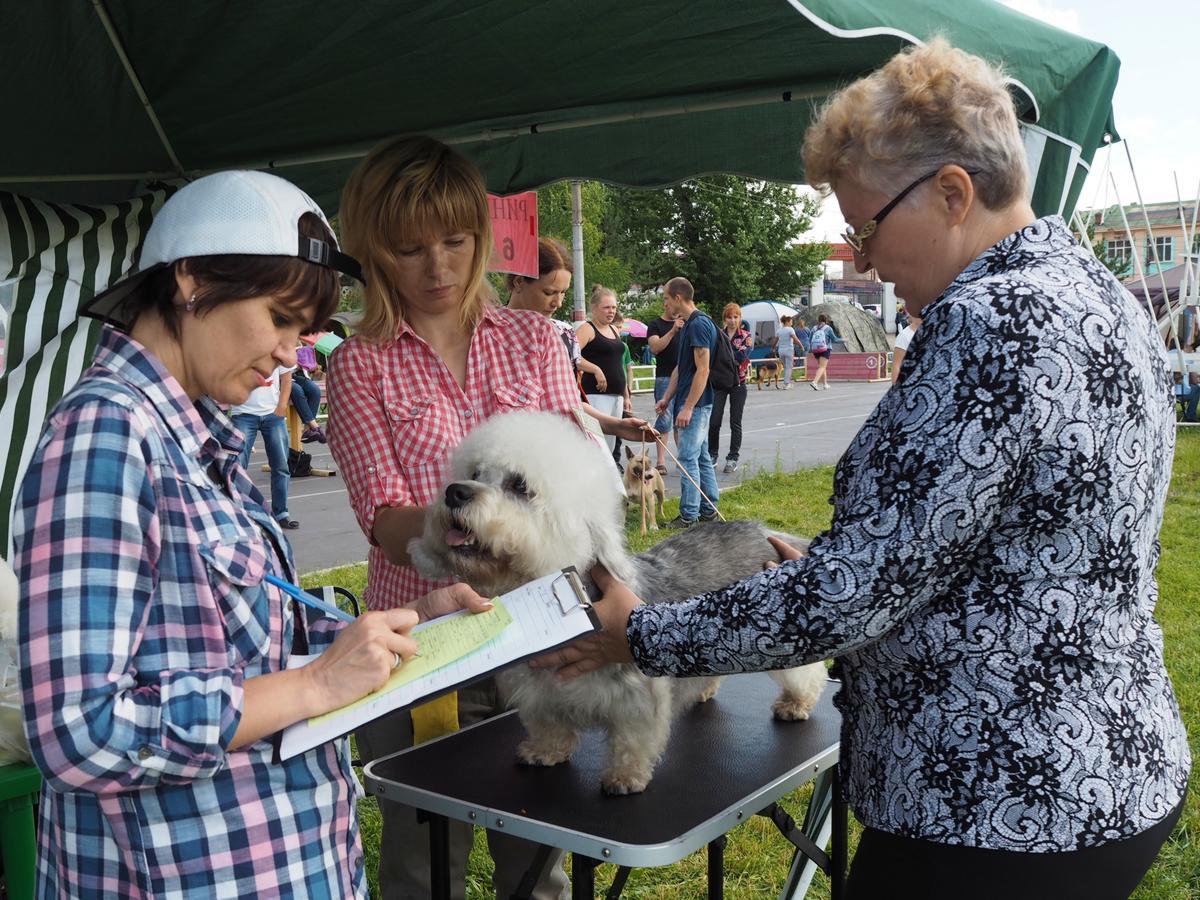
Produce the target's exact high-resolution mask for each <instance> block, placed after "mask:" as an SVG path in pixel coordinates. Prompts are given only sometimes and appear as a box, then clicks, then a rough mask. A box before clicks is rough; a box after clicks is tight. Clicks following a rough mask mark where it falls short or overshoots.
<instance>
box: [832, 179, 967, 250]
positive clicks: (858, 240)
mask: <svg viewBox="0 0 1200 900" xmlns="http://www.w3.org/2000/svg"><path fill="white" fill-rule="evenodd" d="M940 171H942V170H941V168H937V169H934V170H933V171H932V172H930V173H928V174H927V175H922V176H921V177H920V178H918V179H917V180H916V181H914V182H913V183H912V184H910V185H909V186H908V187H906V188H905V189H904V190H902V191H901V192H900V193H898V194H897V195H896V196H895V197H893V198H892V199H891V201H890V202H889V203H888V204H887V206H885V207H884V208H883V209H881V210H880V211H879V212H877V213H875V215H873V216H871V218H869V219H867V221H865V222H863V223H862V225H860V226H859V227H858V228H855V227H854V226H853V225H849V224H847V225H846V230H845V231H844V232H842V237H843V238H845V240H846V243H847V244H849V245H850V246H851V247H853V248H854V252H855V253H858V254H861V253H862V252H863V247H864V246H866V243H867V238H869V237H870V236H871V235H873V234H874V233H875V232H876V231H878V230H879V225H880V223H881V222H882V221H883V220H884V219H885V218H887V215H888V213H890V212H891V211H892V210H893V209H895V208H896V207H897V206H899V205H900V201H901V200H903V199H904V198H905V197H907V196H908V195H909V194H911V193H912V192H913V191H914V190H916V189H917V188H918V187H920V186H921V185H923V184H924V183H925V182H927V181H928V180H929V179H930V178H932V177H933V176H934V175H936V174H937V173H938V172H940ZM967 174H968V175H970V176H972V177H974V176H975V175H978V174H979V170H975V171H967Z"/></svg>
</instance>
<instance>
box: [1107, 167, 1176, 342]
mask: <svg viewBox="0 0 1200 900" xmlns="http://www.w3.org/2000/svg"><path fill="white" fill-rule="evenodd" d="M1108 177H1109V178H1110V179H1111V180H1112V188H1113V197H1114V198H1115V199H1116V201H1117V209H1118V210H1119V211H1120V213H1121V222H1122V223H1123V224H1124V225H1125V235H1126V237H1128V238H1129V246H1130V259H1132V260H1133V273H1134V274H1135V275H1136V276H1137V278H1138V281H1139V282H1141V285H1142V299H1143V300H1145V301H1146V311H1147V312H1148V313H1150V321H1151V322H1153V323H1154V327H1155V328H1157V329H1159V335H1160V336H1161V335H1162V326H1161V325H1159V324H1158V316H1157V315H1155V313H1154V301H1153V300H1151V299H1150V285H1148V284H1146V275H1145V273H1144V272H1143V271H1142V260H1141V257H1140V256H1139V255H1138V252H1137V246H1136V245H1135V242H1134V240H1133V230H1132V229H1131V228H1130V227H1129V218H1128V217H1127V216H1126V215H1125V207H1124V205H1123V204H1122V203H1121V192H1120V191H1118V190H1117V179H1116V177H1115V176H1114V175H1113V173H1112V172H1109V173H1108ZM1167 318H1168V319H1170V315H1168V317H1167Z"/></svg>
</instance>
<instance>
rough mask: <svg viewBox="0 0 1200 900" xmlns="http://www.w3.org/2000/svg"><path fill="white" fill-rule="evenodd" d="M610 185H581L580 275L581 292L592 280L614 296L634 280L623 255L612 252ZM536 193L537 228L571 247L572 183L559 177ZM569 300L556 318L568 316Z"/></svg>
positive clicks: (565, 245) (591, 183)
mask: <svg viewBox="0 0 1200 900" xmlns="http://www.w3.org/2000/svg"><path fill="white" fill-rule="evenodd" d="M609 190H610V189H609V188H608V187H607V186H605V185H603V184H601V183H600V182H598V181H585V182H583V183H582V185H581V187H580V200H581V203H582V207H583V279H584V282H585V283H584V289H585V290H584V293H585V294H586V293H587V291H588V290H589V289H590V288H591V286H592V285H593V284H602V285H604V286H605V287H607V288H612V290H613V291H615V292H616V294H617V296H621V295H622V294H624V293H625V292H626V291H627V290H629V285H630V283H631V282H632V280H633V275H632V271H631V269H630V267H629V265H628V264H627V262H626V261H625V260H623V259H620V258H618V257H617V256H614V255H612V253H611V252H610V246H609V245H610V242H609V240H608V235H607V234H606V233H605V231H604V223H605V221H606V219H607V216H608V209H609V203H610V195H609ZM537 195H538V232H539V233H540V234H542V235H547V236H549V237H553V238H556V239H558V240H559V241H560V242H562V245H563V246H564V247H566V248H567V252H568V253H569V252H570V250H571V184H570V182H567V181H560V182H557V183H555V184H552V185H549V186H548V187H544V188H541V189H540V190H538V192H537ZM571 308H572V302H571V297H570V296H568V298H567V302H565V303H563V305H562V306H561V307H559V309H558V312H557V313H556V314H555V315H556V317H557V318H561V319H566V320H568V321H569V320H570V319H571Z"/></svg>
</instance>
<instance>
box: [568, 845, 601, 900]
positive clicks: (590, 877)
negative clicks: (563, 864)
mask: <svg viewBox="0 0 1200 900" xmlns="http://www.w3.org/2000/svg"><path fill="white" fill-rule="evenodd" d="M598 865H600V861H599V860H595V859H592V858H591V857H590V856H584V855H582V854H580V853H572V854H571V900H594V898H595V896H596V866H598Z"/></svg>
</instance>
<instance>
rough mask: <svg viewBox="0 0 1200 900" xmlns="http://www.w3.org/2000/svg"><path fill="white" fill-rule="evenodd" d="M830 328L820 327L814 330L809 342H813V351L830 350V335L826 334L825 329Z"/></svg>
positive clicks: (826, 326)
mask: <svg viewBox="0 0 1200 900" xmlns="http://www.w3.org/2000/svg"><path fill="white" fill-rule="evenodd" d="M828 327H829V326H828V325H818V326H817V327H816V328H814V329H813V330H812V335H811V337H810V338H809V340H810V341H811V342H812V343H811V345H812V349H813V350H828V349H829V335H827V334H826V333H825V329H826V328H828Z"/></svg>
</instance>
